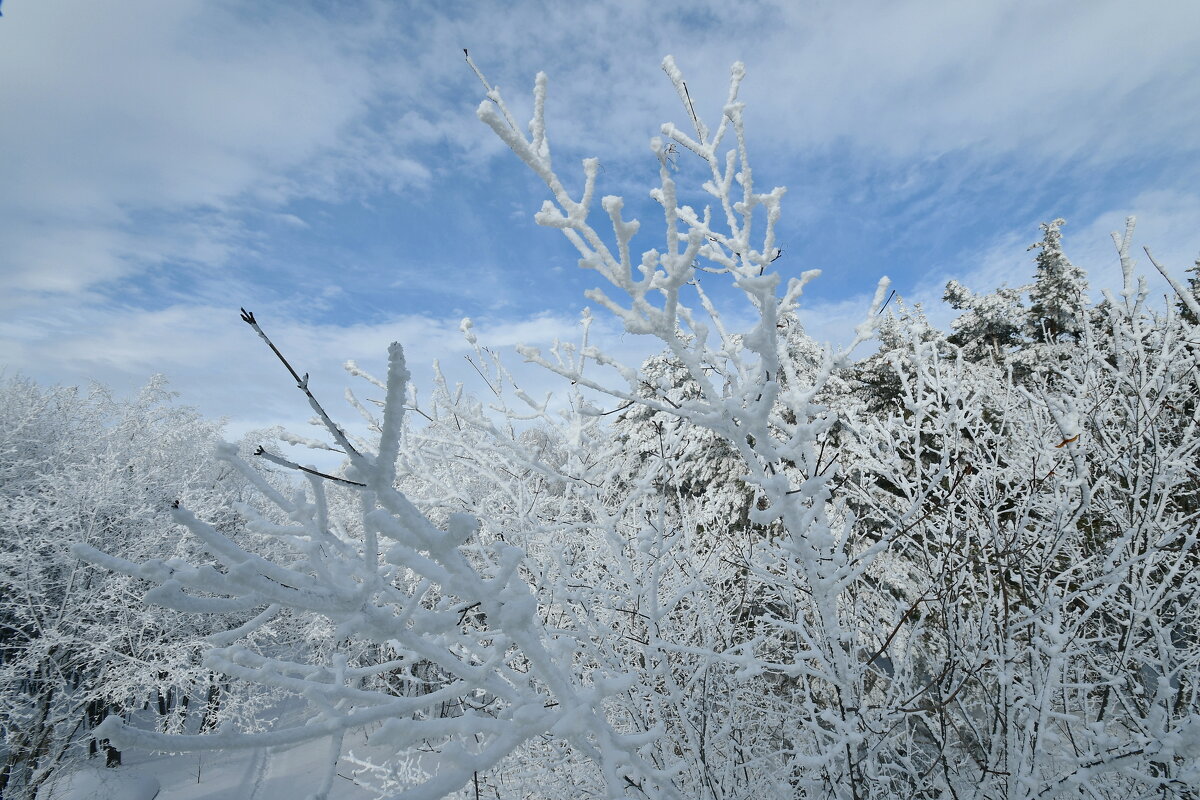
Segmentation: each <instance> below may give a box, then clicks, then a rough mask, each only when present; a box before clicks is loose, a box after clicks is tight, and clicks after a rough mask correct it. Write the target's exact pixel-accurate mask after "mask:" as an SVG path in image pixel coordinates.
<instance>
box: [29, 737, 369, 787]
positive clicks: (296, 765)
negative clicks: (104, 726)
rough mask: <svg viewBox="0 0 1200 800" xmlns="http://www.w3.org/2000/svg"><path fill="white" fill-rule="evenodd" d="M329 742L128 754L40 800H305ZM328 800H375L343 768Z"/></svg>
mask: <svg viewBox="0 0 1200 800" xmlns="http://www.w3.org/2000/svg"><path fill="white" fill-rule="evenodd" d="M328 752H329V743H328V741H316V742H309V743H306V744H302V745H298V746H296V747H293V748H290V749H281V750H274V751H270V752H268V751H265V750H238V751H230V752H212V753H186V754H182V755H170V756H168V755H153V754H147V753H138V752H135V751H125V753H124V754H123V755H124V761H125V764H124V766H122V767H120V768H117V769H103V768H91V767H88V768H84V769H81V770H79V771H77V772H74V773H71V774H69V775H64V776H63V777H62V778H60V779H59V780H58V781H57V782H56V783H55V784H54V785H52V786H49V787H47V789H46V790H43V791H42V792H40V793H39V795H38V800H303V798H306V797H308V796H309V795H310V794H312V792H313V791H314V790H315V789H316V788H317V787H318V786H319V785H320V783H321V779H322V776H323V772H324V764H325V759H326V757H327V755H328ZM338 775H339V777H338V778H336V779H335V780H334V785H333V789H332V791H331V792H330V793H329V800H374V798H375V797H376V794H375V793H374V792H370V791H368V790H366V789H365V788H363V787H361V786H359V785H357V784H356V783H355V782H354V780H353V776H352V774H351V771H350V769H349V768H348V767H345V768H339V770H338Z"/></svg>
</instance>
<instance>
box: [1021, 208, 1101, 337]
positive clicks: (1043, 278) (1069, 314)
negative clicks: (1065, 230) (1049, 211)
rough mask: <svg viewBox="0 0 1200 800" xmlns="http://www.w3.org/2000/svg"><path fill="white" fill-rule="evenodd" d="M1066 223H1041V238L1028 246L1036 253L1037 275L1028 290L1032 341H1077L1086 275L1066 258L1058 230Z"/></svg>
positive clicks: (1085, 296) (1080, 325) (1081, 319)
mask: <svg viewBox="0 0 1200 800" xmlns="http://www.w3.org/2000/svg"><path fill="white" fill-rule="evenodd" d="M1065 224H1066V220H1063V219H1056V220H1054V221H1053V222H1044V223H1042V226H1041V228H1042V239H1041V241H1039V242H1036V243H1034V244H1032V245H1030V246H1029V249H1030V250H1039V251H1040V252H1039V253H1038V254H1037V258H1036V259H1035V261H1036V263H1037V273H1036V275H1035V277H1034V282H1033V286H1032V287H1030V290H1029V299H1030V302H1031V306H1030V309H1029V323H1028V324H1029V335H1030V337H1031V338H1032V339H1033V340H1034V341H1035V342H1060V341H1062V340H1063V339H1064V338H1065V339H1070V340H1072V341H1075V340H1078V338H1079V334H1080V331H1081V329H1082V325H1083V309H1084V306H1085V305H1086V302H1087V276H1086V275H1085V274H1084V271H1083V270H1081V269H1080V268H1079V267H1076V266H1075V265H1074V264H1072V263H1071V262H1070V260H1069V259H1068V258H1067V256H1066V253H1064V252H1063V248H1062V232H1061V230H1060V229H1061V228H1062V226H1063V225H1065Z"/></svg>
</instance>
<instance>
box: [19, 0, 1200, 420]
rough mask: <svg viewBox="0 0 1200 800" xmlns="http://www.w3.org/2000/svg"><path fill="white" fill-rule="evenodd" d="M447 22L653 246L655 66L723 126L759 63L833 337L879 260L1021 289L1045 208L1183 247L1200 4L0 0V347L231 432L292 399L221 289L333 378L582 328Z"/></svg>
mask: <svg viewBox="0 0 1200 800" xmlns="http://www.w3.org/2000/svg"><path fill="white" fill-rule="evenodd" d="M464 47H468V48H470V50H471V53H472V56H473V57H474V59H475V60H476V62H477V63H478V64H479V66H480V67H481V68H482V69H483V70H484V71H485V72H486V73H487V74H488V76H489V78H490V79H491V80H492V81H493V82H494V83H496V84H498V85H500V86H501V87H502V88H503V90H504V93H505V95H506V96H507V97H508V99H509V101H510V103H512V104H513V105H514V106H515V107H517V109H518V110H519V114H518V116H519V117H521V118H526V119H527V118H528V116H529V112H528V109H529V105H530V104H529V89H530V87H531V85H532V81H533V76H534V75H535V73H536V72H537V71H538V70H544V71H545V72H547V73H548V75H549V76H550V98H549V106H548V124H549V133H550V138H551V142H552V145H553V147H554V151H555V157H556V164H557V165H559V166H560V168H561V169H562V171H563V173H564V174H565V175H567V176H568V177H572V178H573V177H574V169H573V167H572V166H571V165H572V164H575V163H577V160H578V158H581V157H583V156H589V155H595V156H598V157H600V158H601V160H602V164H603V172H602V174H601V181H602V186H601V191H603V192H605V193H611V194H621V195H624V196H625V197H626V199H627V202H628V204H629V206H630V207H632V208H635V209H637V210H638V211H639V213H640V215H641V217H642V219H643V222H644V227H643V231H644V234H643V238H642V240H641V242H642V248H641V249H649V248H650V247H654V246H657V245H658V240H657V238H656V234H657V233H658V232H659V229H658V228H657V227H656V226H655V225H654V224H653V222H654V221H655V219H656V218H655V216H654V212H653V208H651V206H650V205H649V204H648V201H647V200H646V192H647V191H648V189H649V188H650V187H651V186H652V185H653V184H654V182H655V180H656V163H655V161H654V159H653V156H652V155H651V154H650V152H649V149H648V147H647V142H648V140H649V138H650V137H651V136H653V135H655V134H656V133H657V132H658V129H659V126H660V125H661V123H663V122H666V121H675V122H677V123H680V124H682V123H684V122H686V118H685V117H684V115H683V113H682V112H681V110H680V108H679V107H678V101H677V100H676V99H675V97H674V93H673V90H672V88H671V86H670V84H669V82H668V81H667V80H666V77H665V76H664V75H663V73H662V71H661V70H660V66H659V65H660V63H661V60H662V57H663V56H664V55H666V54H668V53H670V54H673V55H674V56H675V58H676V60H677V62H678V64H679V66H680V68H681V69H682V70H683V71H684V73H685V75H686V76H687V78H688V83H689V89H690V91H691V94H692V96H693V98H695V99H696V101H697V107H698V109H699V110H700V112H701V113H702V114H706V115H708V116H710V117H711V116H712V115H713V114H715V113H716V112H717V111H718V110H719V108H720V103H722V102H723V100H724V95H725V84H726V81H727V75H728V69H729V65H730V64H731V63H732V62H733V61H735V60H739V59H740V60H742V61H744V62H745V63H746V65H747V69H748V77H747V79H746V82H745V84H744V90H743V95H742V96H743V99H744V100H745V101H746V102H747V104H748V110H747V120H748V122H747V125H748V130H749V134H750V146H751V152H752V157H753V159H754V163H755V175H756V179H757V180H758V181H759V182H760V185H762V184H779V185H785V186H787V187H789V193H788V196H787V199H786V200H785V204H784V222H783V224H782V229H781V235H782V244H783V248H784V257H783V258H782V259H781V260H780V261H779V262H778V266H779V267H780V269H781V271H783V272H784V273H785V274H787V275H791V274H799V272H801V271H803V270H807V269H813V268H819V269H822V270H823V277H822V278H821V279H819V280H818V281H817V282H816V283H814V284H813V285H812V286H811V289H810V291H809V293H808V294H807V301H806V302H807V305H808V317H807V318H806V319H807V324H808V327H809V329H810V331H812V332H814V333H815V334H816V335H817V336H818V337H819V338H827V339H838V338H841V337H843V336H845V335H846V332H847V331H849V330H850V328H852V326H853V324H854V323H855V322H856V321H857V320H858V317H859V316H860V315H861V313H862V309H864V308H865V306H866V302H867V296H868V295H869V293H870V291H871V290H872V288H873V286H874V284H875V282H876V280H877V279H878V278H879V277H880V276H881V275H884V274H886V275H888V276H890V277H891V278H892V280H893V281H894V283H895V285H896V287H897V288H898V289H899V291H900V292H901V294H902V295H904V296H905V297H906V298H907V299H908V300H909V301H910V302H924V303H925V304H926V305H927V307H928V309H929V312H930V315H931V316H932V317H933V318H934V319H935V320H936V321H939V322H942V323H945V322H948V320H949V318H950V315H949V312H948V311H946V310H945V309H942V308H940V307H939V304H938V302H937V301H938V299H939V298H940V295H941V290H942V287H943V286H944V284H945V281H946V280H947V279H949V278H951V277H955V278H958V279H960V280H962V281H963V282H965V283H967V284H968V285H969V286H972V287H973V288H979V289H988V288H992V287H994V286H996V285H999V284H1001V283H1007V284H1009V285H1017V284H1021V283H1023V282H1025V281H1026V280H1027V278H1028V276H1029V275H1030V274H1031V272H1032V262H1031V254H1029V253H1027V252H1026V250H1025V248H1026V246H1027V245H1029V244H1030V243H1031V242H1033V241H1035V240H1036V239H1037V238H1038V237H1037V233H1038V232H1037V224H1038V223H1039V222H1041V221H1045V220H1048V219H1052V218H1054V217H1056V216H1062V217H1066V218H1067V220H1068V225H1067V227H1066V228H1065V239H1066V246H1067V250H1068V254H1069V255H1070V256H1071V257H1072V258H1073V260H1074V261H1075V262H1076V263H1078V264H1080V265H1081V266H1083V267H1084V268H1086V269H1087V270H1088V271H1089V273H1090V274H1091V275H1092V279H1093V284H1094V285H1111V284H1112V283H1113V280H1114V276H1115V274H1116V259H1115V256H1114V255H1113V253H1112V246H1111V243H1110V242H1109V241H1108V239H1107V234H1108V232H1109V231H1111V230H1116V229H1118V228H1120V227H1121V226H1122V220H1123V218H1124V217H1125V215H1127V214H1136V215H1137V216H1138V218H1139V234H1138V237H1137V238H1138V241H1139V242H1140V243H1146V244H1150V245H1151V246H1152V247H1153V248H1154V250H1155V252H1156V255H1158V256H1160V257H1161V259H1162V260H1164V261H1165V262H1166V263H1167V264H1168V265H1169V266H1171V267H1172V268H1173V269H1174V270H1175V271H1176V272H1177V274H1178V273H1182V271H1183V270H1184V269H1185V268H1187V267H1188V266H1190V265H1191V263H1192V261H1193V260H1194V259H1195V258H1196V256H1197V255H1200V180H1198V179H1200V135H1197V134H1198V132H1200V3H1194V2H1190V1H1189V0H1174V1H1171V0H1158V1H1154V0H1147V1H1144V2H1141V3H1139V4H1137V5H1133V4H1129V3H1125V2H1121V3H1118V2H1106V1H1105V0H1094V1H1093V2H1054V1H1053V0H1049V1H1046V0H1043V1H1041V2H1034V1H1033V0H1007V2H992V0H976V1H975V2H903V1H902V2H854V1H853V0H851V1H850V2H807V1H806V0H793V1H792V2H737V3H732V2H725V3H721V2H705V1H703V0H701V1H699V2H689V3H676V2H654V3H647V2H620V3H617V2H609V3H574V2H557V3H550V2H513V3H502V2H490V3H489V2H438V3H416V2H382V1H380V2H368V1H366V0H363V1H362V2H358V1H357V0H327V1H326V2H312V3H305V2H298V3H284V2H253V3H252V2H249V1H248V0H243V1H242V2H232V0H230V1H222V0H172V2H161V0H124V1H123V2H121V3H103V4H101V3H95V2H91V1H90V0H8V2H6V3H5V4H4V16H3V18H0V363H3V364H5V365H7V366H6V370H7V372H8V374H13V373H16V372H19V373H22V374H25V375H29V376H31V377H34V378H36V379H38V380H40V381H44V382H57V383H81V382H86V381H88V380H89V379H95V380H99V381H102V382H104V383H106V384H109V385H111V386H113V387H114V388H116V389H117V390H118V391H122V392H124V391H130V390H132V389H134V388H136V387H137V386H139V385H141V384H143V383H144V382H145V381H146V380H147V378H148V377H149V376H150V375H152V374H154V373H163V374H165V375H167V376H168V377H169V378H170V379H171V382H172V384H173V385H174V387H175V388H176V389H177V390H179V391H180V392H181V394H182V399H183V400H184V401H185V402H188V403H190V404H193V405H196V406H198V407H200V408H201V409H202V410H203V411H205V412H206V413H208V414H211V415H223V416H227V417H229V418H230V419H231V430H232V431H233V432H235V433H236V432H240V431H242V430H245V429H247V428H250V427H255V426H259V425H263V426H265V425H268V424H273V423H277V422H283V423H289V422H294V421H295V420H297V419H304V418H305V417H306V416H307V413H306V411H305V410H304V409H303V407H302V406H300V405H299V404H298V402H297V399H296V398H294V397H292V396H291V395H292V394H294V392H290V391H289V390H288V387H287V382H286V380H285V378H284V374H283V372H282V369H281V368H280V367H278V365H276V364H272V363H271V361H270V356H269V354H268V353H265V352H262V351H261V350H260V348H259V347H258V345H257V343H256V342H255V341H254V339H253V337H252V336H251V335H250V332H249V331H248V329H246V328H245V326H243V325H241V324H240V323H239V322H238V318H237V309H238V307H239V306H246V307H247V308H250V309H252V310H254V311H255V313H256V314H257V315H258V316H259V318H260V319H261V320H262V321H263V323H264V325H265V327H266V328H267V330H268V332H271V333H272V334H273V335H274V336H275V337H276V338H277V339H278V340H280V343H281V345H283V346H284V347H285V349H286V350H287V352H289V354H290V355H291V356H292V357H293V358H294V360H295V361H296V362H297V363H298V365H299V366H300V368H301V369H303V370H308V371H310V372H312V373H313V375H314V388H318V387H319V388H320V389H323V391H324V393H325V396H327V397H336V396H338V395H340V393H341V387H342V386H343V385H344V384H345V383H346V379H345V378H344V377H343V375H342V373H341V372H340V364H341V363H342V362H343V361H345V360H346V359H356V360H358V361H360V362H361V363H362V364H363V365H364V366H368V367H370V366H377V365H379V364H381V363H382V360H383V356H384V351H385V347H386V344H387V342H388V341H390V340H392V339H398V340H400V341H402V342H403V343H405V345H406V346H407V348H408V349H409V352H410V360H411V361H412V362H413V366H414V372H415V374H416V377H417V380H418V383H424V384H425V385H428V364H429V363H431V362H432V360H433V359H435V358H440V359H441V360H442V363H443V364H444V365H445V366H446V367H447V369H448V371H449V372H451V374H453V375H458V374H462V375H464V376H465V375H466V372H464V371H463V361H462V355H463V354H464V352H465V346H464V344H463V342H462V341H461V339H460V337H459V335H458V332H457V330H458V322H459V319H460V318H461V317H462V316H464V315H469V316H471V317H472V318H473V319H474V320H475V322H476V330H477V332H478V333H479V335H480V337H481V339H482V340H483V341H485V342H487V343H490V344H493V345H495V346H497V347H508V346H511V345H512V344H514V343H517V342H529V343H538V342H547V341H549V340H551V339H553V338H555V337H556V336H559V337H571V336H573V335H574V334H573V332H574V320H575V319H576V317H577V315H578V313H579V311H580V309H582V307H583V306H584V305H585V302H584V300H583V296H582V295H583V291H584V290H585V289H587V288H589V287H591V286H593V285H595V279H594V277H593V276H592V275H590V274H589V273H586V272H584V271H581V270H579V269H578V268H577V267H576V266H575V258H574V256H573V252H572V251H571V250H570V249H569V247H568V245H567V244H566V242H565V241H562V240H561V238H560V237H559V236H558V234H557V233H556V232H554V231H550V230H545V229H539V228H538V227H537V226H536V225H534V223H533V221H532V214H533V212H534V211H535V210H536V209H537V208H538V207H539V206H540V204H541V201H542V199H543V197H544V191H543V189H542V187H540V186H539V185H538V183H537V181H536V179H534V178H533V177H532V176H530V175H528V174H526V173H525V171H524V167H523V166H521V165H520V164H519V162H517V160H516V159H515V158H514V157H513V156H512V155H511V154H509V153H507V152H506V151H505V150H504V149H503V147H502V145H501V144H500V143H499V142H498V141H496V140H495V138H494V136H493V135H492V133H491V132H490V131H489V130H488V129H487V128H486V127H485V126H484V125H482V124H481V123H480V122H479V121H478V120H477V119H476V117H475V108H476V106H477V105H478V103H479V101H480V100H481V91H482V90H481V87H480V85H479V83H478V82H477V80H476V79H475V77H474V76H473V74H472V73H471V72H470V70H469V69H468V68H467V66H466V65H465V63H464V61H463V58H462V48H464ZM682 166H683V168H684V169H683V172H682V173H681V174H683V175H686V174H687V168H686V165H682ZM605 331H606V329H605V328H604V327H603V325H601V332H602V333H604V332H605ZM607 335H608V336H609V340H608V341H609V343H610V345H611V346H612V347H613V348H614V349H616V350H618V351H619V352H627V353H630V354H631V357H632V354H636V353H637V352H638V351H639V348H644V347H645V345H644V343H640V342H636V341H630V340H629V339H628V337H623V336H619V335H617V334H616V332H615V331H612V330H611V329H607ZM512 360H513V361H515V360H516V357H515V356H514V357H513V358H512ZM521 374H522V375H523V376H524V377H523V378H522V379H523V380H525V381H527V382H528V383H529V385H530V386H532V387H534V388H536V389H543V388H550V387H552V385H553V381H552V380H550V379H548V378H547V377H546V376H542V375H540V374H534V373H530V372H522V373H521Z"/></svg>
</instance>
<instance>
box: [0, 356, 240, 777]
mask: <svg viewBox="0 0 1200 800" xmlns="http://www.w3.org/2000/svg"><path fill="white" fill-rule="evenodd" d="M218 427H219V426H218V425H216V424H214V423H211V422H208V421H205V420H203V419H202V418H200V417H199V415H197V414H196V412H194V411H192V410H190V409H186V408H182V407H178V406H175V405H173V404H172V403H171V394H170V393H169V392H168V391H167V390H166V388H165V384H164V383H163V382H162V381H161V380H157V379H156V380H155V381H153V382H151V383H150V384H149V385H148V386H147V387H146V388H145V389H144V390H143V391H142V392H141V393H140V394H139V395H138V396H137V397H136V398H135V399H133V400H130V401H121V400H117V399H114V398H113V397H112V396H111V395H110V394H109V393H108V392H106V391H104V390H102V389H100V388H98V387H94V388H93V389H92V390H91V391H90V392H86V393H85V392H80V391H79V390H77V389H74V388H62V387H49V388H43V387H39V386H38V385H37V384H35V383H33V382H31V381H28V380H25V379H22V378H10V379H7V380H5V381H4V382H3V383H2V384H0V686H3V687H4V691H3V692H2V693H0V731H2V734H3V742H4V744H3V749H2V751H0V752H2V754H3V755H2V759H3V760H2V761H0V795H2V796H4V797H11V798H14V800H15V799H16V798H21V797H30V798H32V797H33V796H34V794H35V793H36V791H37V789H38V787H39V786H40V785H41V784H42V783H44V782H45V781H46V780H47V779H48V778H49V777H50V776H51V775H52V774H53V773H54V771H55V770H57V769H60V768H62V767H63V766H64V763H65V762H66V761H68V760H71V759H74V758H77V757H80V756H81V755H82V754H83V750H86V748H87V746H88V745H87V742H88V740H89V739H90V738H91V737H90V734H89V731H90V729H91V728H92V727H94V726H95V725H97V724H99V722H100V721H101V720H102V719H103V718H104V717H105V716H106V715H108V714H110V713H116V714H123V713H127V712H130V711H133V710H136V709H140V708H141V707H142V706H143V705H144V704H145V703H147V702H150V703H152V704H153V705H154V706H155V707H156V708H157V710H158V711H159V712H160V714H161V722H162V725H163V727H164V728H169V727H172V726H175V727H178V726H179V725H180V724H182V722H183V719H184V717H185V716H186V710H187V709H186V707H187V702H188V700H189V699H191V700H194V701H195V712H197V713H199V714H201V715H210V716H211V715H212V714H213V713H215V710H216V703H217V702H218V697H217V695H216V693H215V692H216V690H215V686H216V684H215V682H214V680H213V676H212V674H211V672H210V671H209V670H207V669H205V668H203V667H202V666H201V664H200V658H199V656H200V652H201V650H202V647H203V642H202V639H203V636H204V635H205V633H207V631H206V630H204V628H203V627H202V622H203V621H202V620H198V619H196V618H194V617H185V616H182V615H178V614H172V613H169V612H164V611H163V610H162V609H147V608H146V607H145V606H144V604H143V603H142V600H141V597H142V595H143V594H144V592H145V587H144V586H143V585H141V584H139V583H138V582H137V581H134V580H132V579H130V578H128V577H126V576H123V575H116V574H113V573H110V572H108V571H104V570H97V569H96V568H94V567H91V566H87V565H84V564H81V563H79V562H78V561H77V560H75V558H74V557H73V556H71V554H70V552H69V551H68V550H67V549H66V548H68V547H69V546H71V545H73V544H89V545H93V546H97V547H103V548H105V549H106V550H107V551H109V552H112V553H115V554H119V555H122V556H124V557H126V558H139V559H140V558H148V557H152V556H157V557H160V558H167V557H171V556H188V555H192V554H193V551H192V550H191V548H190V546H189V540H188V539H187V538H186V537H182V536H181V535H180V533H181V530H182V529H180V528H178V527H176V526H173V525H172V524H171V522H170V515H169V506H170V504H171V503H172V502H174V501H182V502H185V503H188V504H189V505H191V506H193V507H196V508H199V509H203V510H204V513H205V514H206V515H208V516H209V517H210V518H212V519H214V521H216V522H217V523H218V524H221V523H222V521H224V520H228V519H229V518H230V516H231V515H232V510H231V508H230V505H231V504H232V503H234V502H236V501H238V500H240V499H242V497H241V495H242V494H243V490H244V485H243V484H241V483H240V481H239V480H238V479H237V478H236V477H235V476H233V475H232V474H231V472H230V471H229V470H221V469H220V468H219V467H218V465H217V464H216V463H215V461H214V460H213V459H212V458H211V456H210V453H211V449H212V443H213V441H215V439H216V435H217V431H218ZM206 700H207V701H208V705H209V707H208V708H205V701H206ZM81 748H82V750H81ZM103 749H104V751H105V755H106V760H107V761H108V763H109V764H110V765H113V764H118V763H120V752H119V751H118V750H117V749H115V748H114V747H112V746H111V745H108V744H107V743H104V747H103ZM92 750H93V752H94V751H95V743H94V742H93V743H92Z"/></svg>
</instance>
